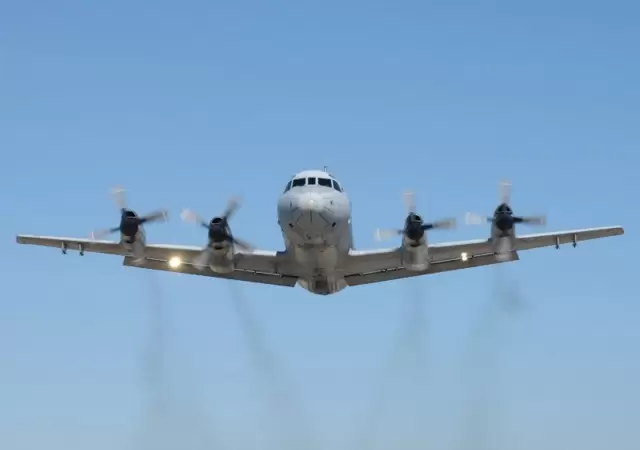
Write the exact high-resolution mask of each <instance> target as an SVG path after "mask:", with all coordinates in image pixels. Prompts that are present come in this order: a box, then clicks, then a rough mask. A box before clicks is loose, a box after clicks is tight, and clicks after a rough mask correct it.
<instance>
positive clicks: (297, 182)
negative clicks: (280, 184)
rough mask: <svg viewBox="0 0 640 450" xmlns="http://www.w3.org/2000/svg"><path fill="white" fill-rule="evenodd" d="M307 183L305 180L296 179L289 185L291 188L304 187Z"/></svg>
mask: <svg viewBox="0 0 640 450" xmlns="http://www.w3.org/2000/svg"><path fill="white" fill-rule="evenodd" d="M306 181H307V179H306V178H296V179H295V180H293V182H292V183H291V187H300V186H304V184H305V182H306Z"/></svg>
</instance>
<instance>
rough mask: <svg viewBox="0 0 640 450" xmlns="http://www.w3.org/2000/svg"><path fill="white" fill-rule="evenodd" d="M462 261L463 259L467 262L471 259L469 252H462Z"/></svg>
mask: <svg viewBox="0 0 640 450" xmlns="http://www.w3.org/2000/svg"><path fill="white" fill-rule="evenodd" d="M460 259H462V262H465V261H467V260H468V259H469V255H467V252H462V253H461V254H460Z"/></svg>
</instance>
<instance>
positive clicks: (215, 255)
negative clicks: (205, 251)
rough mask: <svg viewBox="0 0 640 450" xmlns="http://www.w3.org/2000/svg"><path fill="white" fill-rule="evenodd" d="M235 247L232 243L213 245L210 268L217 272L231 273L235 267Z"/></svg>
mask: <svg viewBox="0 0 640 450" xmlns="http://www.w3.org/2000/svg"><path fill="white" fill-rule="evenodd" d="M233 256H234V255H233V247H232V246H230V245H224V246H222V245H221V246H218V245H215V246H212V247H211V259H210V260H209V268H210V269H211V270H213V271H214V272H216V273H231V272H233V270H234V269H235V264H234V261H233Z"/></svg>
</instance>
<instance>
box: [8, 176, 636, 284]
mask: <svg viewBox="0 0 640 450" xmlns="http://www.w3.org/2000/svg"><path fill="white" fill-rule="evenodd" d="M117 192H119V194H117V195H118V196H119V197H118V198H120V200H119V206H120V207H121V212H122V220H121V224H120V226H119V227H114V228H112V229H110V230H107V232H119V233H120V239H119V240H118V241H116V240H113V241H109V240H100V239H97V237H102V236H103V235H104V233H99V234H98V236H97V237H96V236H93V238H90V239H77V238H71V237H55V236H36V235H19V236H17V237H16V241H17V242H18V243H19V244H28V245H38V246H45V247H57V248H60V249H61V250H62V253H63V254H66V253H67V250H70V249H71V250H77V251H78V252H79V254H80V255H84V253H85V252H94V253H104V254H111V255H118V256H122V257H123V258H124V259H123V265H124V266H129V267H138V268H145V269H151V270H161V271H168V272H178V273H185V274H192V275H201V276H208V277H214V278H223V279H230V280H238V281H245V282H253V283H261V284H266V285H275V286H285V287H295V286H296V285H297V286H300V287H302V288H303V289H305V290H307V291H309V292H310V293H312V294H318V295H329V294H335V293H337V292H340V291H342V290H343V289H345V288H347V287H351V286H360V285H367V284H372V283H380V282H384V281H390V280H397V279H403V278H409V277H415V276H422V275H431V274H436V273H441V272H448V271H454V270H460V269H467V268H472V267H480V266H489V265H494V264H501V263H506V262H513V261H517V260H519V259H520V257H519V252H521V251H524V250H531V249H534V248H542V247H551V246H555V247H556V249H558V248H560V245H563V244H568V243H572V244H573V246H574V247H575V246H576V245H577V243H578V242H579V241H585V240H590V239H598V238H604V237H610V236H617V235H622V234H624V229H623V228H622V227H621V226H611V227H601V228H586V229H576V230H567V231H559V232H551V233H538V234H529V235H523V236H520V235H517V234H516V232H515V225H516V224H520V223H522V224H525V223H533V224H543V223H544V220H543V219H540V218H529V219H527V218H521V217H518V216H514V215H513V210H512V208H511V206H510V205H509V202H510V197H509V196H508V195H507V194H503V196H502V197H503V198H502V201H501V204H500V206H498V208H496V210H495V212H494V214H493V216H492V217H491V218H485V219H483V220H484V221H486V222H489V223H490V224H491V231H490V235H489V237H488V238H485V239H475V240H467V241H458V242H444V243H437V244H429V243H428V239H427V231H430V230H438V229H451V228H453V227H455V225H456V221H455V219H445V220H440V221H433V222H425V220H424V218H423V217H422V216H421V215H419V214H418V213H417V212H416V207H415V196H414V195H413V194H407V195H405V200H406V207H407V215H406V218H405V221H404V227H403V228H401V229H398V230H390V231H384V230H378V231H377V232H376V237H377V238H378V239H379V240H381V239H383V238H384V237H390V236H392V235H395V236H401V242H400V245H399V246H394V247H390V248H385V249H378V250H359V249H356V248H355V247H354V240H353V231H352V222H351V201H350V200H349V197H348V195H347V192H346V190H345V189H344V187H343V186H342V184H341V183H340V182H339V181H338V180H337V179H336V178H335V177H334V176H332V175H331V174H330V173H329V172H328V171H327V168H326V167H325V168H324V170H305V171H302V172H299V173H297V174H295V175H294V176H293V177H291V179H290V180H289V181H288V182H287V184H286V187H285V189H284V191H283V192H282V194H281V195H280V196H279V198H278V203H277V218H278V224H279V226H280V229H281V231H282V237H283V240H284V250H281V251H270V250H260V249H255V248H254V247H253V246H252V245H251V244H249V243H247V242H244V241H242V240H240V239H238V238H236V237H235V236H234V235H233V234H232V232H231V227H230V225H229V220H230V218H231V217H232V216H233V215H234V213H235V212H236V211H237V210H238V208H239V201H238V200H237V199H232V200H231V201H229V204H228V206H227V208H226V210H225V211H224V212H223V213H222V214H221V215H219V216H216V217H214V218H213V219H211V220H210V221H206V220H203V219H202V218H201V217H200V216H199V215H198V214H196V213H195V212H193V211H191V210H184V211H183V213H182V218H183V220H185V221H188V222H192V223H195V224H197V225H199V226H201V227H203V228H205V229H206V230H207V242H206V245H205V246H204V247H199V246H185V245H166V244H164V245H163V244H149V243H147V242H146V240H145V239H144V232H143V231H142V225H143V224H145V223H148V222H153V221H156V220H158V219H160V218H163V217H164V218H165V219H166V217H167V215H166V212H165V211H161V212H156V213H153V214H151V215H149V216H143V217H141V218H140V217H138V216H137V214H136V213H135V212H134V211H132V210H130V209H128V208H127V207H126V203H125V201H124V200H122V192H121V191H117ZM468 217H471V218H473V217H475V216H473V215H468ZM476 219H477V217H476ZM468 222H473V220H468ZM476 222H477V220H476Z"/></svg>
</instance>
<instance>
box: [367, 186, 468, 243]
mask: <svg viewBox="0 0 640 450" xmlns="http://www.w3.org/2000/svg"><path fill="white" fill-rule="evenodd" d="M404 202H405V207H406V209H407V218H406V219H405V222H404V228H401V229H379V228H378V229H377V230H376V233H375V238H376V240H377V241H381V240H383V239H389V238H392V237H395V236H402V235H405V236H406V237H407V238H408V239H411V240H413V241H419V240H420V239H422V237H423V236H424V233H425V231H427V230H434V229H450V228H455V226H456V219H443V220H438V221H435V222H430V223H424V220H423V219H422V217H421V216H420V215H418V214H417V213H416V200H415V194H414V193H413V192H406V193H405V194H404Z"/></svg>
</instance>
